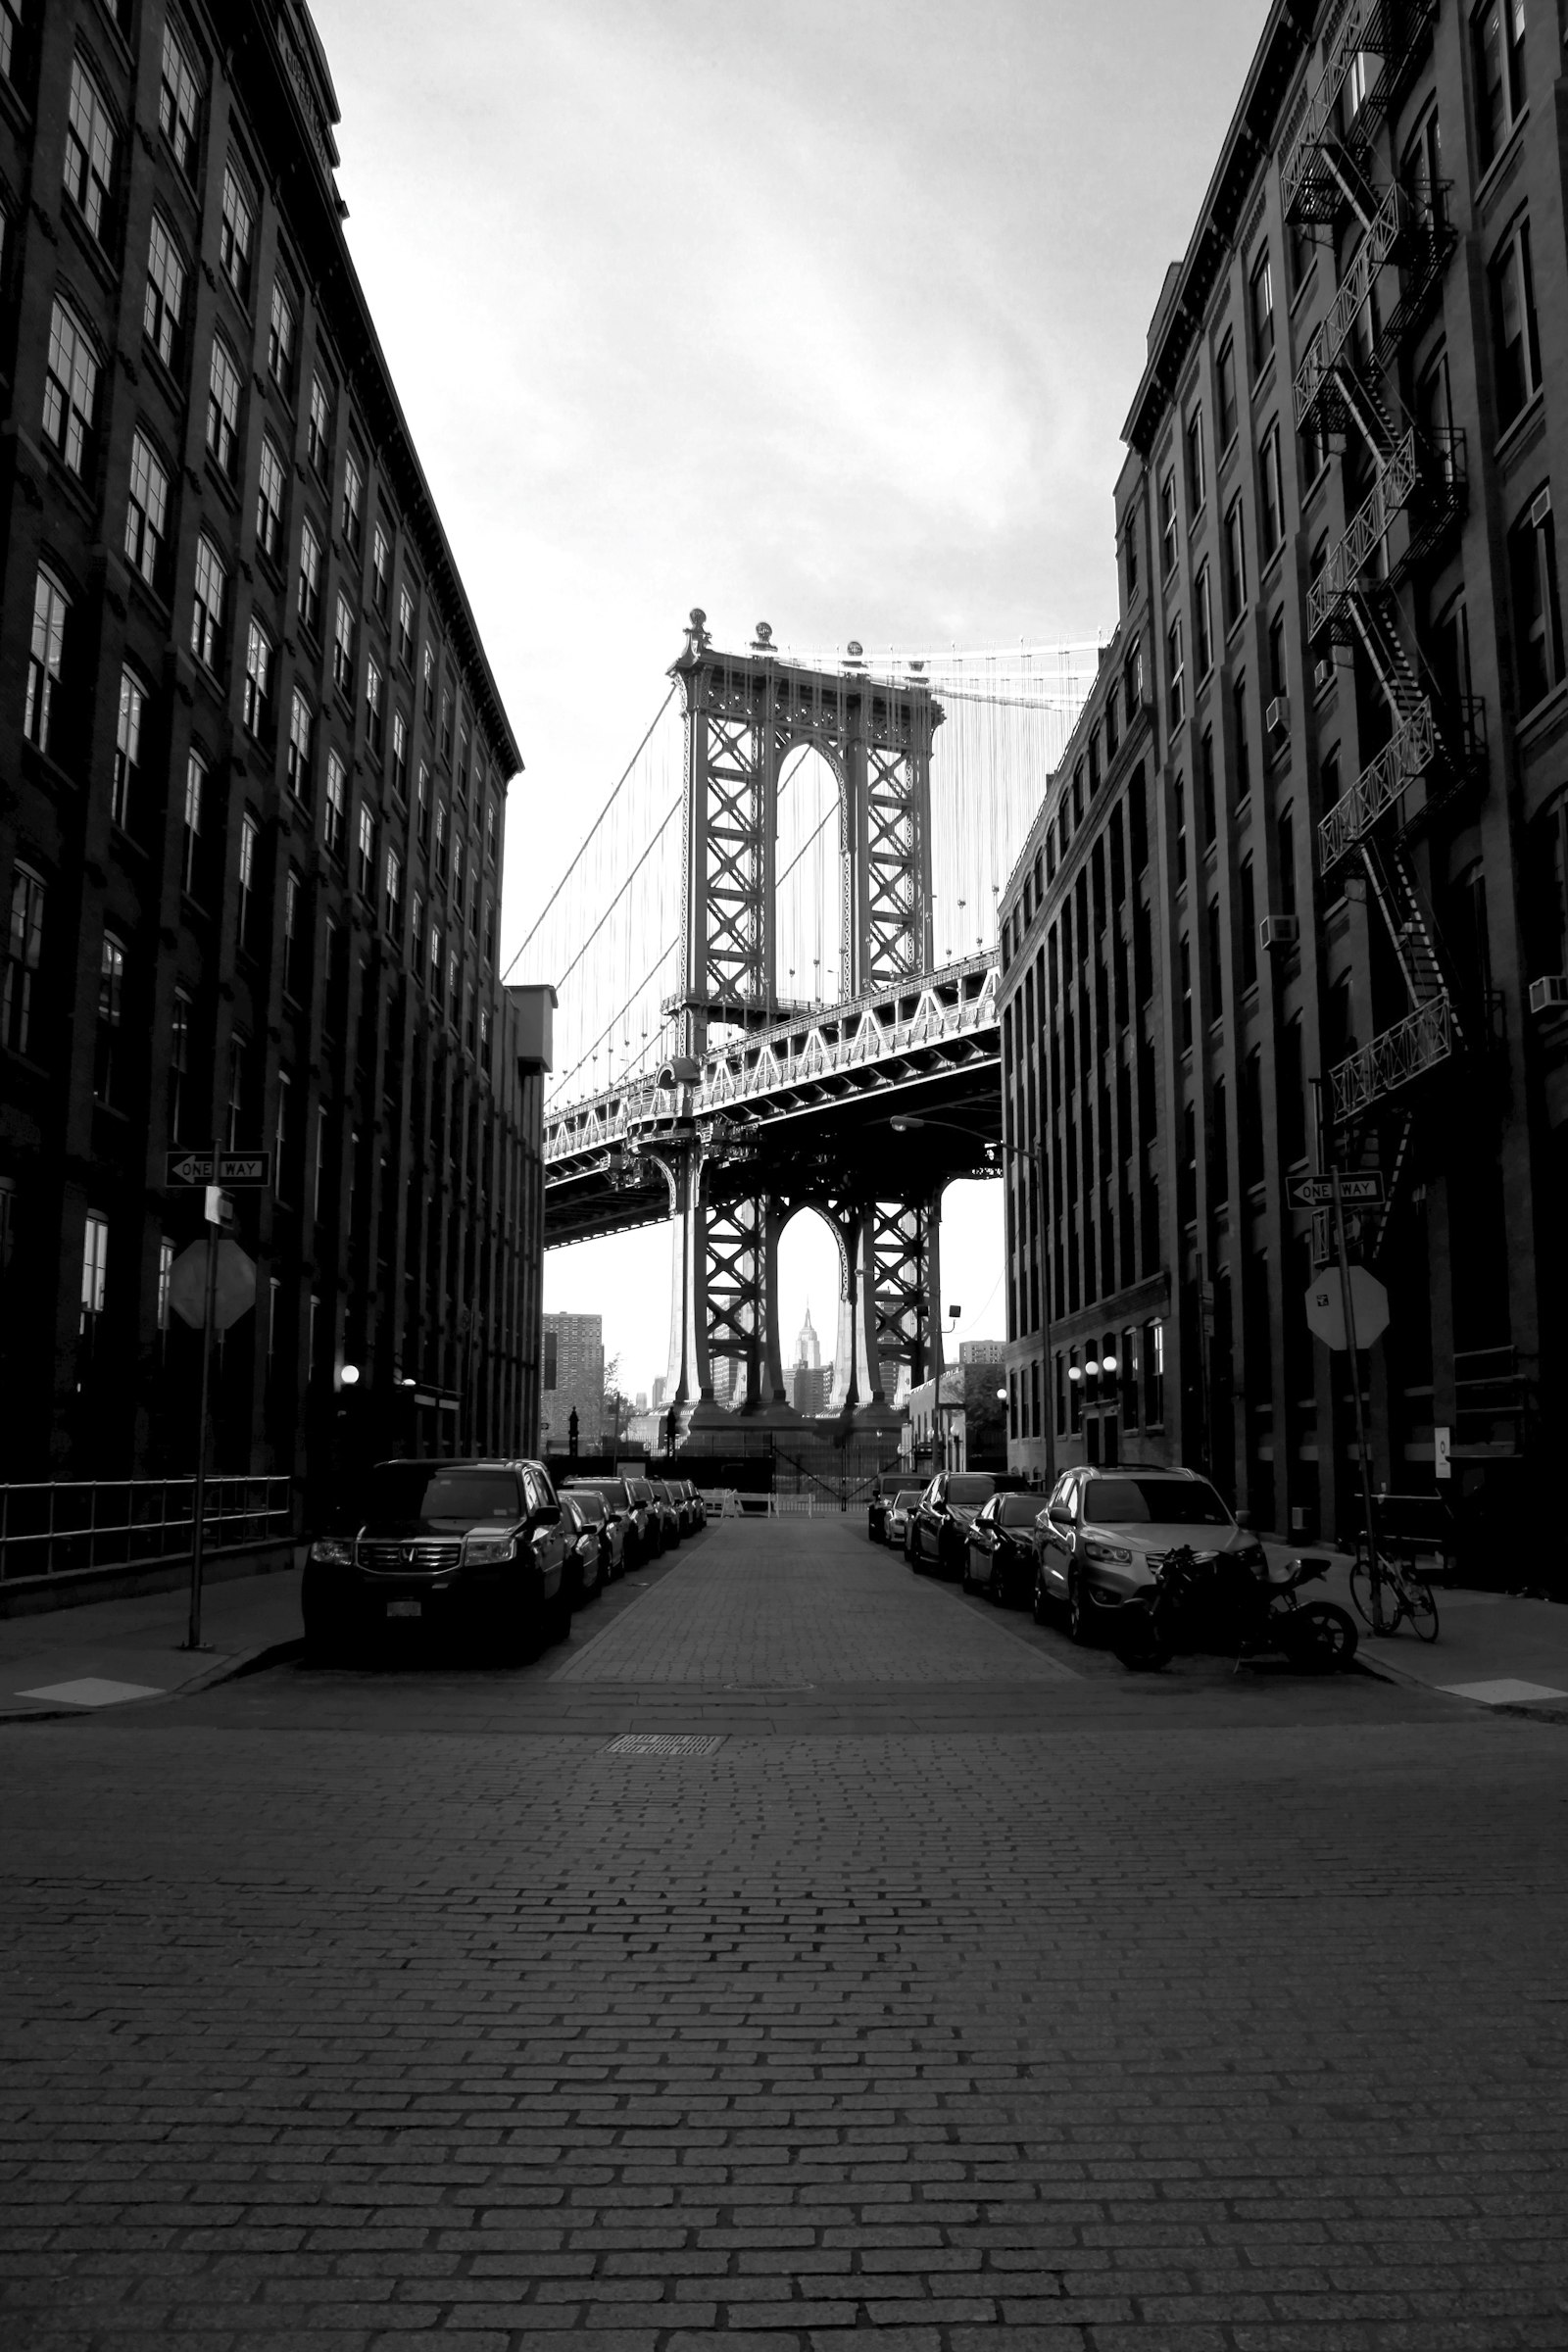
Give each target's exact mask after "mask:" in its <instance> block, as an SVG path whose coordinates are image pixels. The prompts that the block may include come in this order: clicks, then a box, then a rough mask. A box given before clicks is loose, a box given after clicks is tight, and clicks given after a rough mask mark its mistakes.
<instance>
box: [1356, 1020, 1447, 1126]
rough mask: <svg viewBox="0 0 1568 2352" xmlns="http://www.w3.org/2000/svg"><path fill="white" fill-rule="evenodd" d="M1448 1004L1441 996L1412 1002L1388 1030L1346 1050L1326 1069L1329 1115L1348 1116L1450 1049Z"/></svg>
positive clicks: (1443, 1058) (1428, 1066)
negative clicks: (1330, 1099)
mask: <svg viewBox="0 0 1568 2352" xmlns="http://www.w3.org/2000/svg"><path fill="white" fill-rule="evenodd" d="M1453 1044H1454V1022H1453V1007H1452V1005H1450V1004H1449V1002H1448V999H1447V998H1446V996H1441V997H1434V998H1433V1000H1432V1002H1431V1004H1430V1005H1417V1006H1416V1008H1415V1010H1414V1012H1411V1013H1407V1014H1406V1015H1405V1017H1404V1019H1403V1020H1402V1021H1396V1022H1395V1024H1394V1027H1393V1028H1392V1029H1385V1030H1384V1031H1383V1032H1382V1033H1381V1035H1380V1036H1377V1037H1375V1038H1374V1039H1373V1040H1372V1043H1371V1044H1370V1045H1369V1046H1363V1047H1362V1048H1361V1049H1360V1051H1359V1052H1358V1053H1355V1054H1349V1055H1348V1057H1347V1059H1346V1060H1344V1061H1342V1062H1339V1063H1338V1064H1337V1065H1336V1066H1335V1067H1334V1068H1333V1069H1332V1070H1331V1071H1330V1072H1329V1081H1330V1084H1331V1085H1332V1087H1333V1089H1334V1116H1335V1118H1336V1119H1337V1120H1345V1119H1350V1118H1353V1117H1354V1116H1355V1114H1356V1112H1357V1111H1361V1110H1365V1109H1366V1108H1367V1107H1368V1105H1369V1104H1370V1103H1376V1102H1377V1101H1378V1100H1379V1099H1380V1098H1381V1097H1382V1096H1384V1095H1392V1094H1394V1093H1396V1092H1397V1089H1398V1088H1399V1087H1401V1086H1408V1085H1409V1083H1410V1081H1411V1079H1412V1078H1419V1077H1420V1075H1421V1073H1422V1072H1423V1071H1424V1070H1429V1069H1431V1068H1432V1067H1433V1065H1434V1064H1435V1063H1436V1062H1440V1061H1446V1059H1447V1057H1448V1055H1449V1054H1451V1053H1452V1052H1453Z"/></svg>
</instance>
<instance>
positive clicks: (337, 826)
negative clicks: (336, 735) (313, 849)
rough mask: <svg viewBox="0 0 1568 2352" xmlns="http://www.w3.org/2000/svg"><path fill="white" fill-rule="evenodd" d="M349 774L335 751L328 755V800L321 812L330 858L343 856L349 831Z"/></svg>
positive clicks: (322, 834) (322, 826)
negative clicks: (345, 839) (344, 844)
mask: <svg viewBox="0 0 1568 2352" xmlns="http://www.w3.org/2000/svg"><path fill="white" fill-rule="evenodd" d="M348 819H349V798H348V776H347V774H346V772H345V770H344V766H343V762H342V760H341V759H340V758H339V757H338V755H337V753H336V752H335V751H331V752H328V753H327V755H326V800H325V805H324V807H323V809H322V814H321V837H322V840H323V841H324V843H325V845H326V854H327V856H328V857H329V858H341V857H342V855H343V843H344V838H345V836H346V834H347V831H348Z"/></svg>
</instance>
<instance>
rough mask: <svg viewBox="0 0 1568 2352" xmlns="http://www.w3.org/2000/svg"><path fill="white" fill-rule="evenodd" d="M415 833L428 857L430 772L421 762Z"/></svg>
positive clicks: (421, 761)
mask: <svg viewBox="0 0 1568 2352" xmlns="http://www.w3.org/2000/svg"><path fill="white" fill-rule="evenodd" d="M414 823H415V832H416V835H417V839H418V844H419V847H420V849H421V850H423V851H424V852H425V853H426V854H427V855H428V852H429V848H430V770H429V769H428V767H426V765H425V763H424V761H423V760H420V761H419V789H418V795H417V800H416V803H415V811H414Z"/></svg>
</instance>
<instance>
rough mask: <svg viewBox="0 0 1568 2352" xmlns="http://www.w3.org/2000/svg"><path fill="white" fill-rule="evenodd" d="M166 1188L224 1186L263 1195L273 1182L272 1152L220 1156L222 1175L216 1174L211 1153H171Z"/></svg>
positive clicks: (231, 1153)
mask: <svg viewBox="0 0 1568 2352" xmlns="http://www.w3.org/2000/svg"><path fill="white" fill-rule="evenodd" d="M164 1181H165V1183H166V1184H188V1185H198V1184H215V1183H216V1184H223V1185H233V1186H237V1187H239V1188H240V1189H241V1190H243V1191H252V1192H254V1191H258V1190H260V1191H262V1192H265V1191H266V1190H267V1187H268V1186H269V1185H270V1183H271V1181H272V1154H271V1153H270V1152H220V1153H219V1155H218V1174H217V1176H216V1177H215V1176H214V1174H213V1155H212V1153H211V1152H170V1154H169V1166H168V1170H167V1173H166V1175H165V1178H164Z"/></svg>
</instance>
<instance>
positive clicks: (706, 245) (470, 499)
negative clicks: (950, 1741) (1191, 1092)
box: [314, 0, 1266, 1391]
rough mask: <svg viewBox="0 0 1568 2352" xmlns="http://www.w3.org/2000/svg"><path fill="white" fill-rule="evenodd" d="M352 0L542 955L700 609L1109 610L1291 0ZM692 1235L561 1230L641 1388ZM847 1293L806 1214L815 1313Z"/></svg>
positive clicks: (366, 218) (959, 1275)
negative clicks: (1136, 436) (1227, 145)
mask: <svg viewBox="0 0 1568 2352" xmlns="http://www.w3.org/2000/svg"><path fill="white" fill-rule="evenodd" d="M314 13H315V15H316V19H317V23H318V25H319V30H320V32H321V36H322V39H323V41H324V43H325V46H326V51H327V56H328V60H329V63H330V65H331V69H332V73H333V78H334V81H335V83H336V87H337V93H338V98H339V102H340V104H341V107H342V111H343V122H342V123H341V125H340V128H339V132H338V141H339V146H340V148H341V150H342V156H343V164H342V170H341V172H340V173H339V187H340V189H341V191H342V193H343V195H344V196H345V198H346V199H347V201H348V205H349V221H348V224H347V234H348V239H349V245H350V249H351V251H352V253H353V256H354V259H355V263H356V265H357V267H358V269H359V271H360V275H361V277H362V279H363V281H364V284H365V287H366V291H367V294H368V299H369V303H370V307H371V311H372V314H373V316H374V318H375V320H376V325H377V329H378V331H379V333H380V337H381V342H382V345H383V348H384V349H385V352H386V354H387V359H388V362H389V364H390V367H391V370H392V374H393V378H394V381H395V382H396V385H397V387H398V392H399V395H400V398H401V400H402V403H403V408H404V412H405V415H406V416H407V417H408V419H409V422H410V425H411V428H412V430H413V433H414V438H415V442H416V445H417V448H418V451H419V454H420V458H421V460H422V462H423V465H424V469H425V473H426V475H427V477H428V479H429V481H430V485H431V488H432V490H433V492H434V495H435V500H436V504H437V506H438V508H439V510H440V513H441V515H442V518H443V521H444V523H445V525H446V530H447V535H448V537H449V539H450V541H451V543H452V547H453V550H454V553H455V555H456V557H457V561H458V564H459V568H460V570H461V571H462V573H463V577H464V580H465V583H466V587H467V591H468V596H469V601H470V603H471V605H472V607H473V610H474V613H475V616H476V618H477V621H478V625H479V629H480V634H481V636H482V638H483V640H484V643H485V647H486V650H487V652H488V655H489V658H490V662H491V666H492V668H493V670H494V672H495V675H496V678H497V680H498V683H499V685H500V688H501V693H502V697H503V700H504V702H505V704H506V707H507V709H508V711H509V713H510V715H511V718H512V722H513V727H514V731H515V735H516V737H517V740H518V743H519V745H520V747H521V751H522V757H523V762H524V770H525V772H524V773H523V774H522V775H521V776H520V777H518V778H517V779H516V780H515V782H514V784H513V786H512V790H511V794H510V796H509V802H508V811H507V884H506V895H505V900H504V905H503V920H502V948H503V960H505V958H506V956H507V955H509V954H510V953H511V951H512V949H513V948H515V946H516V945H517V944H518V942H519V941H520V940H521V938H522V937H523V935H524V932H525V930H526V928H527V926H528V923H529V921H530V920H531V918H532V916H533V915H534V914H535V913H536V912H537V911H538V909H539V907H540V906H541V905H542V904H543V902H544V900H545V898H546V897H547V896H548V894H549V890H550V888H551V886H552V884H553V883H554V881H555V879H556V877H557V876H558V875H559V874H560V872H561V871H562V870H563V868H564V866H565V864H566V863H567V862H568V860H569V858H570V856H571V852H572V849H573V848H574V846H575V844H576V842H577V841H578V840H579V839H580V838H581V836H582V834H583V832H584V831H585V830H586V828H587V825H588V824H589V823H590V822H591V820H592V817H593V815H594V814H595V813H596V811H597V810H598V809H599V807H600V806H601V804H602V803H603V802H604V800H605V799H606V798H607V797H608V794H609V791H610V789H611V787H612V785H613V783H614V780H615V778H616V776H617V775H618V774H619V773H620V771H621V769H622V768H623V767H624V766H625V764H626V762H627V760H628V759H629V758H630V756H631V754H632V752H633V750H634V748H635V746H636V744H637V742H638V740H639V738H640V737H641V735H642V733H643V731H644V729H645V728H646V727H647V725H648V723H649V721H650V719H651V718H652V717H653V715H654V713H655V711H657V709H658V707H659V705H660V702H661V701H662V696H663V693H664V690H665V679H664V671H665V669H666V668H667V666H668V664H669V662H671V661H672V660H673V659H674V657H675V655H676V654H677V653H678V652H679V650H680V644H681V636H680V632H681V628H682V626H683V624H684V621H685V617H686V613H687V612H688V610H689V609H690V607H691V606H693V605H699V604H700V605H702V606H703V607H704V609H705V610H706V612H707V613H708V616H709V626H710V628H711V630H712V632H713V635H714V638H715V641H716V642H717V643H719V644H720V645H724V644H729V645H734V646H743V645H744V644H745V643H746V642H747V640H748V639H749V638H750V637H751V635H752V633H753V629H754V626H755V623H756V622H757V620H758V619H760V618H765V619H767V620H769V621H770V622H771V623H772V625H773V628H774V631H775V634H776V636H777V637H778V638H779V640H780V641H781V642H785V643H792V644H797V645H808V646H809V645H819V646H831V645H837V644H841V643H843V642H845V641H846V640H847V639H848V638H850V637H851V636H858V637H860V638H862V639H863V640H865V641H866V642H867V643H868V644H871V645H875V644H878V643H883V644H886V643H895V644H899V645H913V644H921V645H926V644H934V645H949V644H955V643H956V644H957V645H959V646H964V647H976V648H979V647H988V646H1005V645H1008V644H1016V643H1017V642H1018V640H1019V639H1020V638H1022V639H1025V640H1026V641H1027V642H1029V643H1030V644H1035V645H1045V644H1055V643H1058V642H1062V641H1067V642H1072V643H1083V642H1085V641H1092V640H1094V639H1095V638H1096V637H1097V636H1099V635H1100V634H1101V633H1103V632H1105V631H1108V629H1109V628H1110V627H1111V625H1112V624H1113V622H1114V618H1115V575H1114V550H1113V526H1112V510H1111V493H1112V488H1113V485H1114V482H1115V478H1116V475H1117V472H1118V470H1119V468H1120V466H1121V463H1122V459H1123V456H1124V454H1125V453H1124V451H1123V448H1122V445H1121V442H1120V438H1119V434H1120V427H1121V424H1122V421H1123V419H1124V417H1125V416H1126V413H1127V411H1128V409H1129V407H1130V406H1131V402H1132V397H1133V393H1134V390H1135V388H1136V386H1137V382H1138V377H1139V374H1140V371H1141V368H1142V366H1143V362H1144V356H1145V336H1146V331H1147V327H1148V323H1149V319H1150V315H1151V313H1152V309H1153V306H1154V302H1155V299H1156V297H1157V295H1158V293H1159V288H1160V283H1161V280H1162V278H1163V275H1164V272H1165V269H1166V266H1167V264H1168V263H1169V262H1170V261H1171V260H1173V259H1174V258H1175V257H1176V256H1177V255H1178V254H1179V253H1180V252H1181V251H1182V250H1184V248H1185V246H1186V243H1187V239H1188V237H1189V235H1190V233H1191V229H1192V225H1193V221H1194V219H1195V216H1196V212H1197V208H1198V205H1199V203H1200V201H1201V196H1202V193H1203V189H1204V186H1205V185H1206V183H1207V179H1208V176H1209V173H1210V172H1211V170H1212V167H1213V163H1214V158H1215V155H1216V153H1217V150H1218V146H1219V142H1220V139H1221V138H1222V136H1223V134H1224V130H1225V126H1226V123H1228V121H1229V119H1230V115H1231V112H1232V110H1233V108H1234V105H1235V102H1236V99H1237V97H1238V95H1239V93H1240V90H1241V86H1242V82H1243V79H1244V76H1245V74H1246V71H1247V67H1248V63H1249V61H1250V56H1251V52H1252V48H1253V46H1254V44H1255V41H1256V39H1257V36H1258V33H1259V31H1260V30H1261V27H1262V24H1263V21H1264V17H1265V14H1266V8H1265V0H1201V5H1197V4H1196V0H1185V4H1184V5H1179V6H1173V5H1172V0H1094V5H1093V6H1092V7H1091V8H1088V9H1084V8H1083V7H1081V6H1075V7H1068V6H1066V5H1063V4H1061V0H772V5H770V6H767V7H761V6H750V7H747V6H737V5H736V4H735V0H681V4H680V5H679V6H676V5H674V0H641V4H640V5H636V4H633V0H552V4H551V5H548V6H547V5H541V4H540V0H451V4H450V5H449V6H448V7H447V8H445V9H443V10H441V11H440V12H439V13H438V16H437V17H436V18H432V15H431V12H430V10H429V7H428V0H314ZM432 25H437V26H438V31H437V33H436V35H435V37H432ZM943 1224H944V1232H943V1255H944V1277H945V1279H944V1290H945V1294H946V1302H948V1303H954V1302H956V1303H960V1304H961V1305H962V1307H963V1309H964V1312H963V1315H962V1317H961V1319H960V1320H959V1321H958V1322H957V1324H956V1335H955V1336H956V1338H958V1339H962V1338H968V1337H975V1338H979V1337H1000V1336H1001V1335H1002V1332H1003V1327H1004V1307H1003V1289H1002V1280H1001V1277H1002V1232H1001V1196H1000V1188H999V1187H997V1186H995V1185H965V1186H956V1187H954V1188H952V1190H951V1191H950V1193H949V1195H948V1197H947V1200H946V1201H945V1204H944V1218H943ZM668 1266H669V1252H668V1235H667V1231H665V1230H664V1229H662V1228H653V1229H650V1230H649V1231H647V1232H644V1233H640V1234H635V1235H628V1236H624V1237H620V1238H618V1239H615V1240H613V1241H607V1242H599V1243H592V1244H586V1245H579V1246H578V1247H576V1248H574V1249H570V1250H557V1251H552V1252H551V1253H550V1255H549V1256H548V1258H547V1261H546V1278H545V1294H546V1305H547V1306H549V1307H553V1308H560V1309H564V1310H570V1311H575V1312H587V1313H593V1312H599V1313H601V1314H602V1315H603V1316H604V1320H605V1339H606V1348H607V1353H609V1354H610V1355H612V1356H614V1357H618V1359H619V1363H620V1376H621V1384H622V1386H623V1387H625V1388H627V1389H629V1390H632V1391H635V1390H637V1389H640V1388H648V1387H650V1386H651V1383H652V1380H653V1378H654V1376H655V1375H656V1374H658V1373H660V1372H662V1370H663V1368H664V1361H665V1353H666V1345H667V1342H666V1334H667V1302H668V1293H669V1272H668ZM836 1290H837V1278H836V1273H835V1261H834V1257H833V1252H832V1246H831V1244H830V1243H829V1242H828V1240H827V1236H826V1233H825V1231H824V1230H823V1229H822V1228H820V1227H818V1226H816V1225H815V1224H814V1221H813V1220H812V1219H810V1218H809V1217H800V1218H797V1219H796V1220H795V1222H794V1223H793V1224H792V1225H791V1226H790V1227H789V1228H788V1230H787V1231H786V1233H785V1236H784V1241H783V1245H782V1252H781V1266H780V1322H781V1328H782V1331H783V1333H784V1335H785V1340H786V1352H787V1353H791V1352H793V1348H792V1345H791V1343H792V1341H793V1335H794V1334H795V1333H796V1332H797V1331H798V1330H799V1328H800V1324H801V1320H802V1317H803V1314H804V1310H805V1307H806V1305H807V1304H808V1303H809V1305H810V1307H811V1310H812V1313H813V1317H814V1319H815V1322H816V1326H817V1329H818V1331H819V1332H821V1333H822V1334H823V1335H824V1338H826V1337H827V1335H829V1334H831V1332H832V1331H833V1328H834V1323H835V1316H836Z"/></svg>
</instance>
